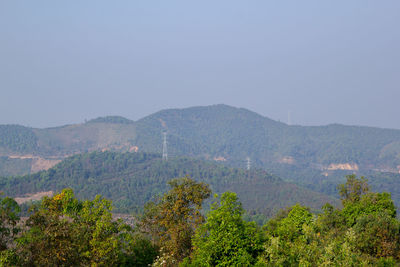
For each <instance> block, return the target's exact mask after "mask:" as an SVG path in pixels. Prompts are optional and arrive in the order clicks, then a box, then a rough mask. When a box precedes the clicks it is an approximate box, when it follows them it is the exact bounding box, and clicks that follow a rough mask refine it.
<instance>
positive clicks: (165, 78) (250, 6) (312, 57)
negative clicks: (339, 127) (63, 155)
mask: <svg viewBox="0 0 400 267" xmlns="http://www.w3.org/2000/svg"><path fill="white" fill-rule="evenodd" d="M399 9H400V3H399V1H396V0H387V1H384V3H382V1H369V0H367V1H365V0H354V1H347V2H344V3H336V2H326V1H312V0H309V1H301V2H292V3H286V2H282V1H257V2H252V3H249V2H244V1H228V0H221V1H217V2H216V1H210V0H204V1H201V2H193V1H186V2H183V1H176V0H170V1H168V2H160V3H157V4H154V3H152V2H149V1H122V2H120V3H119V4H115V3H114V2H108V1H98V0H96V1H94V0H88V1H84V2H82V1H79V2H70V1H68V2H63V3H59V2H55V1H49V0H47V1H46V0H45V1H43V2H41V4H37V3H36V1H26V0H25V1H24V0H22V1H1V3H0V25H4V27H0V58H1V64H0V88H1V98H0V124H10V123H18V124H23V125H28V126H32V127H49V126H57V125H62V124H71V123H77V122H83V121H84V119H85V118H86V119H90V118H94V117H96V116H99V115H110V114H112V115H113V114H118V115H122V116H124V117H128V118H132V119H134V120H137V119H139V118H141V117H144V116H145V115H147V114H150V113H153V112H155V111H158V110H161V109H166V108H174V107H179V108H183V107H190V106H197V105H210V104H214V103H227V104H230V105H233V106H239V107H246V108H249V109H251V110H254V111H257V112H258V113H260V114H263V115H265V116H269V117H271V118H273V119H275V120H281V121H285V122H286V121H287V113H288V110H290V111H291V115H292V121H293V122H294V123H296V124H302V125H322V124H328V123H343V124H351V125H371V126H379V127H389V128H397V129H400V121H399V120H398V119H397V114H399V113H400V110H399V105H398V99H399V98H400V90H399V89H398V84H400V76H399V75H398V70H399V69H400V65H399V64H400V60H399V58H400V50H399V49H398V47H400V35H399V34H398V25H400V17H399V16H398V13H399V12H398V11H399Z"/></svg>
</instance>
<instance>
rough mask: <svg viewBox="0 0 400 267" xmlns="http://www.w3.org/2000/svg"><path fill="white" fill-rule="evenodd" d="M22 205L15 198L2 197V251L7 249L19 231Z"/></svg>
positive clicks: (0, 207) (0, 203)
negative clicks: (19, 214) (18, 224)
mask: <svg viewBox="0 0 400 267" xmlns="http://www.w3.org/2000/svg"><path fill="white" fill-rule="evenodd" d="M19 212H20V207H19V206H18V204H17V202H15V200H14V199H12V198H9V197H4V198H0V251H3V250H6V249H7V247H8V245H9V244H10V243H11V242H12V240H13V238H14V237H15V235H16V234H17V233H18V232H19V228H18V227H17V223H18V221H19V217H18V213H19Z"/></svg>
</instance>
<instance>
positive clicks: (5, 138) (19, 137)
mask: <svg viewBox="0 0 400 267" xmlns="http://www.w3.org/2000/svg"><path fill="white" fill-rule="evenodd" d="M37 141H38V138H37V136H36V135H35V133H34V132H33V130H32V129H31V128H28V127H23V126H19V125H0V153H1V152H2V153H7V152H8V153H13V152H14V153H15V152H20V153H33V152H34V151H36V150H37Z"/></svg>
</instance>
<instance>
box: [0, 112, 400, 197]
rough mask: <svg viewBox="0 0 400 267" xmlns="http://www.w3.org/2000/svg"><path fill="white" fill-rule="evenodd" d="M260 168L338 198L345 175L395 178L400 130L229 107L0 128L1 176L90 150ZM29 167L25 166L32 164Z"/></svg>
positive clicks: (399, 156)
mask: <svg viewBox="0 0 400 267" xmlns="http://www.w3.org/2000/svg"><path fill="white" fill-rule="evenodd" d="M162 132H167V139H168V152H169V156H170V158H171V157H176V156H190V157H195V158H199V159H208V160H215V161H219V162H223V163H224V164H226V165H228V166H233V167H242V168H243V167H245V166H246V162H245V160H246V158H247V157H249V158H250V159H251V164H252V166H253V167H257V168H263V169H265V170H268V171H269V172H271V173H274V174H276V175H278V176H279V177H282V178H284V179H287V180H290V181H294V182H296V183H298V184H301V185H305V186H307V187H308V188H310V189H313V190H319V191H320V192H324V193H329V194H332V195H336V193H337V192H336V190H335V187H336V185H337V183H338V182H339V180H343V172H344V173H357V174H358V175H372V176H374V177H381V176H382V175H383V176H384V175H385V173H387V174H388V173H391V174H393V175H395V174H396V173H397V174H398V173H399V171H400V130H393V129H380V128H373V127H360V126H344V125H338V124H333V125H327V126H312V127H308V126H307V127H306V126H289V125H286V124H284V123H281V122H276V121H273V120H271V119H268V118H266V117H263V116H261V115H259V114H257V113H254V112H252V111H249V110H247V109H243V108H235V107H230V106H227V105H213V106H206V107H192V108H185V109H169V110H163V111H159V112H157V113H154V114H152V115H150V116H147V117H145V118H143V119H140V120H138V121H136V122H133V121H131V120H128V119H125V118H122V117H118V116H111V117H102V118H97V119H94V120H91V121H88V122H87V123H82V124H75V125H66V126H62V127H55V128H47V129H35V128H27V127H23V126H17V125H1V126H0V157H2V158H1V161H0V175H20V174H27V173H33V172H35V171H37V170H39V169H48V168H50V167H52V166H54V165H55V164H56V163H58V162H59V160H62V159H64V158H65V157H68V156H70V155H73V154H77V153H84V152H91V151H106V150H111V151H119V152H133V151H142V152H153V153H161V150H162ZM29 164H30V166H29Z"/></svg>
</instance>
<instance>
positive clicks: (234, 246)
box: [186, 192, 263, 266]
mask: <svg viewBox="0 0 400 267" xmlns="http://www.w3.org/2000/svg"><path fill="white" fill-rule="evenodd" d="M243 213H244V210H243V208H242V205H241V203H240V202H239V201H238V198H237V196H236V194H235V193H231V192H226V193H224V194H222V196H221V200H220V203H219V202H218V201H216V202H214V203H213V204H212V206H211V211H210V212H209V213H208V216H207V222H206V223H205V224H203V225H202V226H200V227H199V228H198V230H197V231H196V235H195V237H194V239H193V243H194V251H193V255H192V262H191V263H189V262H186V264H189V265H191V266H251V265H253V264H255V261H256V259H257V256H258V254H259V253H260V252H261V251H262V241H263V240H262V236H261V233H260V232H259V231H258V229H257V227H256V224H255V223H254V222H246V221H245V220H244V219H243Z"/></svg>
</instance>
